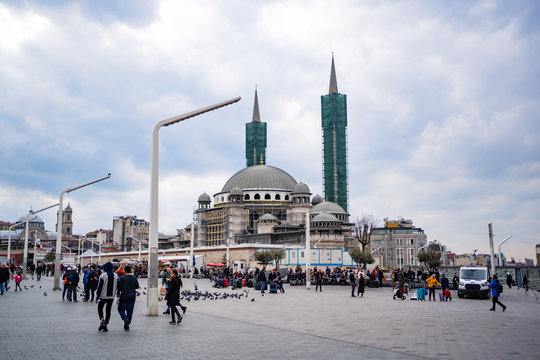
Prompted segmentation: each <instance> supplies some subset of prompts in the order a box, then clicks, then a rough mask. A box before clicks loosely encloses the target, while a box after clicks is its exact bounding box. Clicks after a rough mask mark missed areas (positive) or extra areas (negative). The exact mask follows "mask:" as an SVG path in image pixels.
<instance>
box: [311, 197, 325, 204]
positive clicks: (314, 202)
mask: <svg viewBox="0 0 540 360" xmlns="http://www.w3.org/2000/svg"><path fill="white" fill-rule="evenodd" d="M323 201H324V200H323V198H322V197H320V196H319V195H315V196H314V197H313V199H311V205H313V206H315V205H317V204H318V203H322V202H323Z"/></svg>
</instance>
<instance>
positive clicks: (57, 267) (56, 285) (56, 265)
mask: <svg viewBox="0 0 540 360" xmlns="http://www.w3.org/2000/svg"><path fill="white" fill-rule="evenodd" d="M110 177H111V174H110V173H109V174H108V175H107V176H105V177H102V178H99V179H96V180H93V181H90V182H87V183H84V184H81V185H77V186H74V187H71V188H68V189H66V190H64V191H62V192H61V193H60V201H59V202H58V204H59V205H60V208H59V209H58V218H57V221H56V224H57V225H56V226H57V229H56V257H55V260H54V287H53V290H60V255H61V254H62V251H61V250H60V248H61V247H62V217H63V206H64V194H65V193H68V194H69V193H70V192H72V191H75V190H78V189H80V188H83V187H86V186H89V185H92V184H95V183H97V182H100V181H103V180H107V179H108V178H110Z"/></svg>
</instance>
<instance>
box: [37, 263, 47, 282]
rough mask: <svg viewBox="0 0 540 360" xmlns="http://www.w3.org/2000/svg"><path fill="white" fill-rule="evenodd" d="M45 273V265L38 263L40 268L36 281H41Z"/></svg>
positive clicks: (38, 268)
mask: <svg viewBox="0 0 540 360" xmlns="http://www.w3.org/2000/svg"><path fill="white" fill-rule="evenodd" d="M44 271H45V268H44V266H43V263H38V266H37V267H36V279H37V281H41V274H42V273H43V272H44Z"/></svg>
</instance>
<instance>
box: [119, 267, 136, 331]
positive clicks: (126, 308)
mask: <svg viewBox="0 0 540 360" xmlns="http://www.w3.org/2000/svg"><path fill="white" fill-rule="evenodd" d="M124 272H125V275H123V276H121V277H120V278H119V279H118V285H117V292H118V313H119V314H120V317H121V318H122V321H123V322H124V330H127V331H129V324H131V319H132V318H133V309H134V308H135V300H136V299H137V291H136V290H137V289H138V288H139V282H138V281H137V278H136V277H135V276H134V275H133V274H132V273H131V266H129V265H126V266H125V267H124Z"/></svg>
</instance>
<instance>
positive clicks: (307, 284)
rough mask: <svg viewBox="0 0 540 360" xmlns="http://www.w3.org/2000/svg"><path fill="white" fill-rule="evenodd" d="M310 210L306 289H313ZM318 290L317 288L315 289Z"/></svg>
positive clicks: (307, 231)
mask: <svg viewBox="0 0 540 360" xmlns="http://www.w3.org/2000/svg"><path fill="white" fill-rule="evenodd" d="M310 225H311V224H310V220H309V211H308V212H306V289H307V290H310V289H311V229H310ZM315 290H317V289H315Z"/></svg>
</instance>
